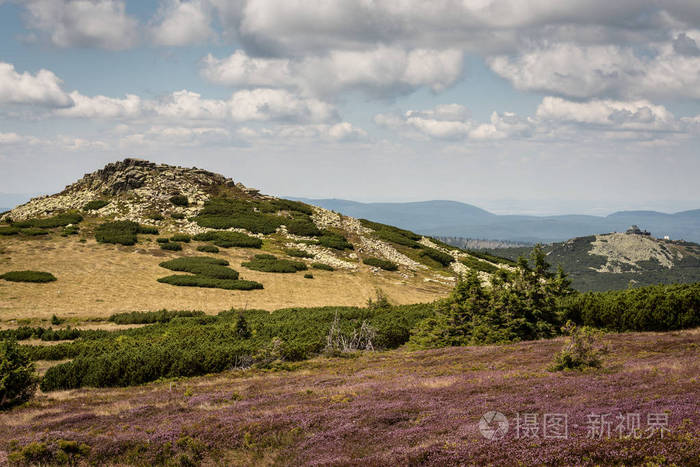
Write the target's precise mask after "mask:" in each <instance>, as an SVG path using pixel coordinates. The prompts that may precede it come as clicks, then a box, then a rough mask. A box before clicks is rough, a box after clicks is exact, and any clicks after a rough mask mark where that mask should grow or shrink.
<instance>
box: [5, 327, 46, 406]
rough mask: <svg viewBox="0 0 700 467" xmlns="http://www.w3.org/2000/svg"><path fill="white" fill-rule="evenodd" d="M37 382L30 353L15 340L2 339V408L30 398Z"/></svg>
mask: <svg viewBox="0 0 700 467" xmlns="http://www.w3.org/2000/svg"><path fill="white" fill-rule="evenodd" d="M37 383H38V378H37V377H36V375H35V372H34V363H33V362H32V361H31V360H30V358H29V355H27V353H26V352H24V351H23V350H22V348H21V347H20V346H19V345H17V342H15V341H14V340H6V341H0V408H5V407H9V406H11V405H14V404H17V403H20V402H24V401H26V400H28V399H30V398H31V397H32V396H33V395H34V391H36V386H37Z"/></svg>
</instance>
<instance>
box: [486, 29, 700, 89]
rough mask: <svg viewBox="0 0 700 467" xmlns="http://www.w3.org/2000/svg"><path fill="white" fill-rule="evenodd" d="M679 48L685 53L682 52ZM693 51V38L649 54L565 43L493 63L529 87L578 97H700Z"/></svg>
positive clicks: (698, 59) (699, 64)
mask: <svg viewBox="0 0 700 467" xmlns="http://www.w3.org/2000/svg"><path fill="white" fill-rule="evenodd" d="M679 37H680V36H679ZM684 37H685V39H690V38H689V36H684ZM679 47H680V48H681V49H683V53H682V54H680V53H677V50H678V49H679ZM691 50H692V47H691V44H690V42H689V40H682V45H681V46H678V45H677V44H676V43H674V44H673V45H671V44H662V45H659V46H657V47H655V48H654V49H652V50H648V51H647V53H645V54H641V53H638V52H636V51H635V50H634V49H633V48H632V47H620V46H616V45H605V46H580V45H577V44H573V43H559V44H552V45H549V46H546V47H543V48H535V49H533V50H531V51H528V52H526V53H522V54H520V55H517V56H504V55H501V56H495V57H491V58H489V60H488V63H489V66H490V67H491V69H492V70H493V71H494V72H496V73H497V74H499V75H500V76H502V77H504V78H506V79H507V80H509V81H510V82H511V83H513V85H514V86H515V87H516V88H517V89H520V90H525V91H539V92H546V93H555V94H559V95H562V96H567V97H575V98H591V97H601V96H612V97H622V98H639V97H649V96H654V97H681V96H687V97H693V98H700V54H698V55H694V54H692V53H691Z"/></svg>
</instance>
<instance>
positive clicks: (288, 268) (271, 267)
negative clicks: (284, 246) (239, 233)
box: [242, 254, 308, 273]
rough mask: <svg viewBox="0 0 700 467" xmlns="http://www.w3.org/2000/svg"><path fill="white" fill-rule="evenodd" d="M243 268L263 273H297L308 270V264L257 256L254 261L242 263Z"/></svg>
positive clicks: (269, 256)
mask: <svg viewBox="0 0 700 467" xmlns="http://www.w3.org/2000/svg"><path fill="white" fill-rule="evenodd" d="M242 266H243V267H246V268H248V269H253V270H255V271H262V272H279V273H295V272H297V271H305V270H306V269H308V268H307V267H306V264H304V263H302V262H300V261H291V260H288V259H279V258H277V257H276V256H273V255H267V254H263V255H255V256H254V257H253V259H252V260H250V261H247V262H245V263H242Z"/></svg>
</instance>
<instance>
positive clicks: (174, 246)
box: [160, 242, 182, 251]
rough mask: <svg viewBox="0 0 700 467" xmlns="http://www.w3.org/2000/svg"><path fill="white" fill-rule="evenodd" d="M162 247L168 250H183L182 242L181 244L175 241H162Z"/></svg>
mask: <svg viewBox="0 0 700 467" xmlns="http://www.w3.org/2000/svg"><path fill="white" fill-rule="evenodd" d="M160 249H161V250H168V251H181V250H182V244H180V243H174V242H166V243H161V244H160Z"/></svg>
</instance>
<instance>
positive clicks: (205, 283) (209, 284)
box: [158, 274, 263, 290]
mask: <svg viewBox="0 0 700 467" xmlns="http://www.w3.org/2000/svg"><path fill="white" fill-rule="evenodd" d="M158 282H162V283H164V284H170V285H177V286H180V287H205V288H212V289H225V290H255V289H262V288H263V286H262V284H261V283H259V282H254V281H246V280H241V279H215V278H212V277H205V276H186V275H183V274H175V275H172V276H166V277H161V278H160V279H158Z"/></svg>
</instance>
